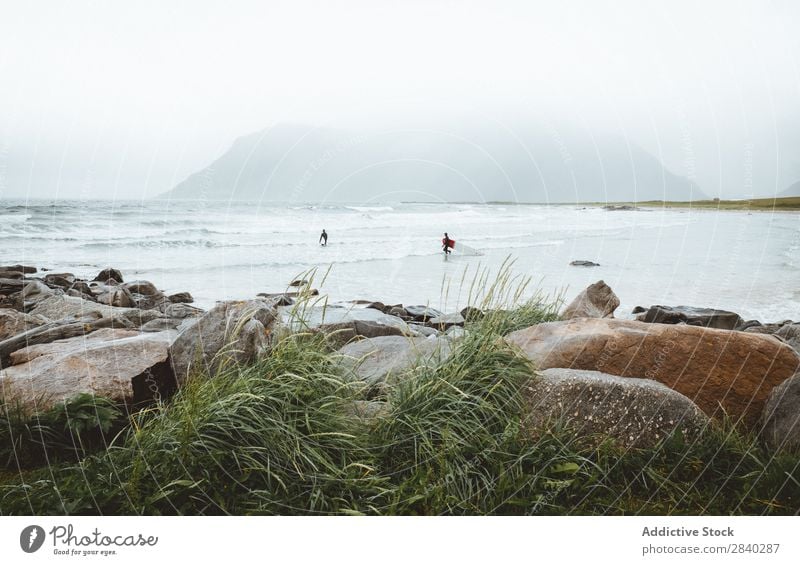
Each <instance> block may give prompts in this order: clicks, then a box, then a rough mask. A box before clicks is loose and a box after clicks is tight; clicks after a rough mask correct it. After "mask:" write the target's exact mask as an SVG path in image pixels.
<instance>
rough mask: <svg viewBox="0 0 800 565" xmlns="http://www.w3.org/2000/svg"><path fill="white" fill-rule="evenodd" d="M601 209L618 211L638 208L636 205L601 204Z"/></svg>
mask: <svg viewBox="0 0 800 565" xmlns="http://www.w3.org/2000/svg"><path fill="white" fill-rule="evenodd" d="M603 210H610V211H614V212H618V211H629V210H638V208H637V207H636V206H629V205H628V204H621V205H619V204H617V205H615V204H608V205H606V206H603Z"/></svg>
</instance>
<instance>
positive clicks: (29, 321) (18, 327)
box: [0, 308, 48, 341]
mask: <svg viewBox="0 0 800 565" xmlns="http://www.w3.org/2000/svg"><path fill="white" fill-rule="evenodd" d="M47 321H48V320H47V319H46V318H43V317H41V316H32V315H30V314H24V313H22V312H19V311H17V310H12V309H10V308H0V341H2V340H4V339H7V338H9V337H13V336H15V335H17V334H21V333H22V332H26V331H28V330H30V329H33V328H37V327H39V326H41V325H43V324H45V323H47Z"/></svg>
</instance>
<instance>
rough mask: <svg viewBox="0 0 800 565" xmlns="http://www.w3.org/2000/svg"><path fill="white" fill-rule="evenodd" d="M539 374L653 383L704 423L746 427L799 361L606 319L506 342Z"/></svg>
mask: <svg viewBox="0 0 800 565" xmlns="http://www.w3.org/2000/svg"><path fill="white" fill-rule="evenodd" d="M506 339H507V341H508V342H509V343H511V344H513V345H515V346H517V347H519V348H520V349H521V350H522V352H523V353H524V354H525V355H527V356H528V357H529V358H530V359H531V360H532V361H533V362H534V363H535V364H536V366H537V367H538V368H539V369H550V368H554V367H555V368H568V369H569V368H571V369H584V370H592V371H602V372H604V373H609V374H612V375H617V376H622V377H637V378H641V377H644V378H649V379H653V380H657V381H659V382H661V383H663V384H665V385H667V386H668V387H670V388H672V389H673V390H676V391H678V392H680V393H681V394H684V395H685V396H687V397H688V398H689V399H690V400H692V401H694V402H695V404H697V405H698V406H699V407H700V408H701V409H702V410H703V411H704V412H705V413H706V414H708V415H709V416H722V412H721V410H720V405H721V407H722V409H724V410H725V411H726V412H727V413H728V415H730V416H731V418H732V419H733V420H734V421H738V420H739V419H744V422H745V423H746V424H748V425H752V424H754V423H755V421H756V420H757V419H758V417H759V415H760V413H761V409H762V408H763V405H764V402H765V401H766V398H767V396H768V395H769V393H770V392H771V391H772V389H773V388H774V387H776V386H777V385H778V384H780V383H781V382H783V381H784V380H786V379H787V378H789V377H790V376H791V375H793V374H794V373H795V371H796V370H797V369H798V367H800V356H798V355H797V353H795V351H794V350H792V348H791V347H789V346H788V345H786V344H784V343H781V342H780V341H779V340H777V339H775V338H772V337H770V336H760V335H755V334H748V333H745V332H736V331H728V330H716V329H709V328H700V327H696V326H687V325H667V324H645V323H642V322H634V321H623V320H614V319H609V318H579V319H573V320H569V321H566V322H549V323H545V324H539V325H536V326H532V327H530V328H526V329H524V330H520V331H517V332H513V333H511V334H509V335H508V336H506Z"/></svg>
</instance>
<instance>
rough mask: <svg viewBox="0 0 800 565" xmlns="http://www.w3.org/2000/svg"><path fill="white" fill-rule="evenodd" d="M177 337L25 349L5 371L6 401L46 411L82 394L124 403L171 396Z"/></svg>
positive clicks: (101, 336) (125, 337) (106, 335)
mask: <svg viewBox="0 0 800 565" xmlns="http://www.w3.org/2000/svg"><path fill="white" fill-rule="evenodd" d="M174 336H175V332H161V333H149V334H140V333H139V332H136V331H129V330H120V329H102V330H98V331H96V332H94V333H92V334H90V335H87V336H81V337H75V338H70V339H64V340H61V341H55V342H52V343H47V344H43V345H32V346H30V347H26V348H24V349H20V350H18V351H15V352H14V353H12V354H11V363H12V366H10V367H8V368H6V369H3V370H2V371H0V396H2V397H3V398H4V399H5V401H6V402H9V401H11V402H15V403H19V405H20V406H22V407H23V408H26V409H29V410H37V411H41V410H46V409H48V408H50V407H52V406H53V405H55V404H57V403H59V402H63V401H65V400H67V399H69V398H71V397H73V396H75V395H76V394H80V393H90V394H94V395H97V396H102V397H105V398H109V399H111V400H116V401H122V402H131V401H139V400H147V399H149V398H153V397H154V396H159V395H165V394H168V393H169V392H170V391H172V390H174V388H175V383H174V378H173V376H172V371H171V369H170V367H169V363H168V362H167V353H168V349H169V344H170V342H171V341H172V339H173V338H174Z"/></svg>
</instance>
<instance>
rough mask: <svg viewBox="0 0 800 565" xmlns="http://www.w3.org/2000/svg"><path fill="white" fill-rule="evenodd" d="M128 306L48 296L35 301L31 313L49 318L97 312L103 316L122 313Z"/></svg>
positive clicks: (78, 315) (59, 318)
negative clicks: (120, 306)
mask: <svg viewBox="0 0 800 565" xmlns="http://www.w3.org/2000/svg"><path fill="white" fill-rule="evenodd" d="M128 310H130V309H129V308H115V307H113V306H107V305H105V304H98V303H97V302H91V301H89V300H83V299H81V298H75V297H72V296H48V297H46V298H44V299H42V300H40V301H39V302H37V303H36V306H35V307H34V308H33V309H32V310H31V312H30V313H31V314H33V315H37V316H44V317H45V318H48V319H50V320H61V319H63V318H68V317H74V316H77V317H79V318H81V317H83V316H86V315H89V314H91V313H92V312H97V313H99V315H100V316H101V317H103V318H112V317H114V316H118V315H120V314H124V313H125V312H126V311H128Z"/></svg>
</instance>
